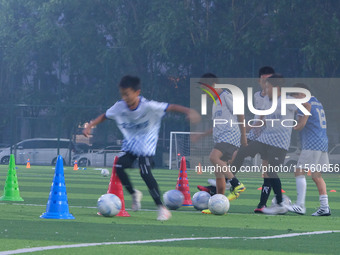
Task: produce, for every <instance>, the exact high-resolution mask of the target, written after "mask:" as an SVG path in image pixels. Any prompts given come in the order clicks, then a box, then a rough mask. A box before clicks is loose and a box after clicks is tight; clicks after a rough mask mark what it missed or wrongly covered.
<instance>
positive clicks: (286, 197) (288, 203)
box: [271, 195, 292, 206]
mask: <svg viewBox="0 0 340 255" xmlns="http://www.w3.org/2000/svg"><path fill="white" fill-rule="evenodd" d="M282 202H283V204H284V205H286V206H287V205H291V204H292V201H291V200H290V198H289V197H288V196H286V195H282ZM273 205H277V201H276V195H275V196H274V198H273V199H272V205H271V206H273Z"/></svg>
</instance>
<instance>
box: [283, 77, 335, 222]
mask: <svg viewBox="0 0 340 255" xmlns="http://www.w3.org/2000/svg"><path fill="white" fill-rule="evenodd" d="M294 87H298V88H304V89H307V90H310V89H309V87H308V86H307V85H305V84H303V83H297V84H295V85H294ZM292 96H293V97H296V98H304V97H305V96H306V95H305V94H303V93H294V94H293V95H292ZM308 103H309V105H310V113H311V114H312V115H311V116H309V115H303V114H302V112H301V111H300V110H298V125H297V126H296V127H294V129H295V130H299V131H300V141H301V147H302V148H301V149H302V150H301V154H300V157H299V160H298V163H297V168H296V170H295V181H296V190H297V199H296V202H295V204H293V205H291V206H289V207H288V210H289V211H291V212H295V213H297V214H301V215H303V214H305V213H306V207H305V198H306V189H307V182H306V177H305V172H306V171H308V170H311V169H312V170H315V169H323V168H327V169H328V166H329V159H328V137H327V124H326V116H325V111H324V109H323V106H322V104H321V103H320V102H319V101H318V99H317V98H316V97H314V96H312V97H311V99H310V100H309V102H308ZM312 179H313V181H314V182H315V184H316V186H317V188H318V190H319V200H320V207H319V209H318V210H317V211H316V212H315V213H313V214H312V216H329V215H331V210H330V208H329V205H328V195H327V190H326V183H325V181H324V180H323V178H322V176H321V172H320V171H312Z"/></svg>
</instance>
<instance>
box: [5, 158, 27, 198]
mask: <svg viewBox="0 0 340 255" xmlns="http://www.w3.org/2000/svg"><path fill="white" fill-rule="evenodd" d="M0 201H24V200H23V199H22V198H21V197H20V192H19V185H18V177H17V173H16V170H15V159H14V155H13V154H11V156H10V158H9V164H8V173H7V179H6V183H5V188H4V195H3V196H2V197H0Z"/></svg>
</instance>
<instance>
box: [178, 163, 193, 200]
mask: <svg viewBox="0 0 340 255" xmlns="http://www.w3.org/2000/svg"><path fill="white" fill-rule="evenodd" d="M176 189H177V190H179V191H181V192H182V193H183V195H184V201H183V206H192V201H191V197H190V188H189V180H188V174H187V164H186V162H185V157H182V159H181V166H180V168H179V174H178V179H177V185H176Z"/></svg>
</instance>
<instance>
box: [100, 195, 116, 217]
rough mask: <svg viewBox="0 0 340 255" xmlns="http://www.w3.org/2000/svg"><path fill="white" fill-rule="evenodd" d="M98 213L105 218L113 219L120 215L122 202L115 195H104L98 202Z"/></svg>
mask: <svg viewBox="0 0 340 255" xmlns="http://www.w3.org/2000/svg"><path fill="white" fill-rule="evenodd" d="M97 208H98V212H99V213H100V214H101V215H103V216H105V217H112V216H115V215H117V214H118V213H119V211H120V209H121V208H122V202H121V201H120V199H119V197H117V196H116V195H114V194H104V195H102V196H101V197H100V198H99V199H98V202H97Z"/></svg>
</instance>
